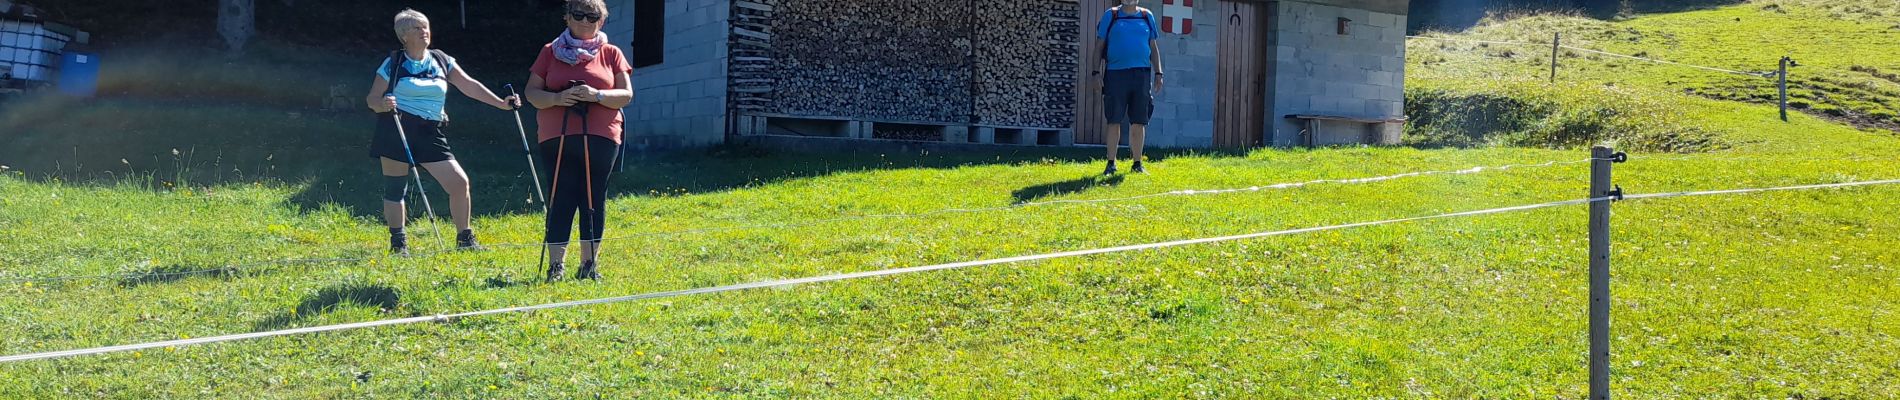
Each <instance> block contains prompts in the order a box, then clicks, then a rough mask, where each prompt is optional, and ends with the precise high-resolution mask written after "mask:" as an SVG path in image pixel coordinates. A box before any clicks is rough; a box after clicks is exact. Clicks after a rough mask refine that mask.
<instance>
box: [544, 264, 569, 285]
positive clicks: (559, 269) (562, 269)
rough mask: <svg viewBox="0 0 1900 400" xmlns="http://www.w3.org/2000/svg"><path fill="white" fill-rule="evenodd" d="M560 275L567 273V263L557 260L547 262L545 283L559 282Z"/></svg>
mask: <svg viewBox="0 0 1900 400" xmlns="http://www.w3.org/2000/svg"><path fill="white" fill-rule="evenodd" d="M562 275H567V264H563V263H561V262H559V261H556V262H551V263H548V279H547V281H546V282H545V283H555V282H560V281H561V276H562Z"/></svg>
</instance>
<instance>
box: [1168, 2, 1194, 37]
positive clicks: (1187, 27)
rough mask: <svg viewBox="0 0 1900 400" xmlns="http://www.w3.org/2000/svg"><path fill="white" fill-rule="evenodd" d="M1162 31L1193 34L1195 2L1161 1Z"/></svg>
mask: <svg viewBox="0 0 1900 400" xmlns="http://www.w3.org/2000/svg"><path fill="white" fill-rule="evenodd" d="M1161 31H1162V32H1167V33H1173V34H1180V35H1190V34H1193V33H1194V0H1161Z"/></svg>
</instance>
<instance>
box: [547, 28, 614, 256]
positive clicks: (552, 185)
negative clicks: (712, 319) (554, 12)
mask: <svg viewBox="0 0 1900 400" xmlns="http://www.w3.org/2000/svg"><path fill="white" fill-rule="evenodd" d="M561 19H562V20H564V21H566V22H567V30H566V31H563V32H561V36H559V37H556V38H555V39H554V41H553V42H552V43H548V45H547V46H544V47H542V48H541V55H540V57H537V58H536V59H535V61H534V66H533V67H531V68H529V72H530V74H529V76H528V87H527V93H526V95H527V99H528V102H529V103H532V104H534V107H535V108H537V109H540V110H539V111H537V113H536V115H535V121H536V122H537V124H538V125H539V130H538V131H539V137H540V142H541V144H540V152H541V160H542V163H541V165H542V166H543V167H544V168H546V169H547V170H548V171H547V173H548V174H549V176H551V177H553V178H552V179H549V188H548V215H547V217H548V219H547V232H546V235H545V236H544V238H543V240H544V241H545V242H546V243H548V244H547V246H548V249H547V250H548V258H549V259H550V260H551V261H549V262H548V274H547V281H548V282H555V281H558V280H560V279H561V278H562V275H564V274H565V273H566V270H567V268H566V267H565V265H566V263H565V259H566V257H567V242H568V234H569V233H570V229H572V227H573V224H574V217H575V214H576V213H578V214H580V231H581V234H580V236H581V240H580V242H581V267H580V270H579V271H576V272H575V274H574V277H575V278H576V279H600V272H599V270H598V269H597V263H598V261H597V258H598V256H599V255H600V237H601V231H602V225H604V224H605V223H606V221H607V218H606V215H605V211H606V203H607V176H608V174H609V173H610V172H612V169H611V168H610V167H612V166H613V164H614V161H615V160H614V158H615V157H617V156H619V152H618V151H616V149H618V148H619V144H620V122H621V116H620V108H621V107H625V106H626V105H627V103H631V102H633V89H632V87H633V86H632V84H631V83H629V80H628V79H629V78H628V74H629V73H631V72H632V71H633V68H632V67H631V66H629V65H628V64H627V59H626V57H624V56H622V55H621V53H620V48H619V47H614V45H612V44H609V43H608V42H607V35H606V34H604V33H601V32H600V28H601V25H603V23H604V21H605V20H606V19H607V6H606V4H605V3H603V2H602V1H601V0H568V1H567V7H566V12H565V13H563V15H562V17H561Z"/></svg>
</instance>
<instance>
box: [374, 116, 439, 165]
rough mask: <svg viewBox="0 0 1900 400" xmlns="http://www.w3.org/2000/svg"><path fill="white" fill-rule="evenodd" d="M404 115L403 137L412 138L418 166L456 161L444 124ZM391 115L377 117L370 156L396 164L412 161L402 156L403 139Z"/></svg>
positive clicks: (410, 144)
mask: <svg viewBox="0 0 1900 400" xmlns="http://www.w3.org/2000/svg"><path fill="white" fill-rule="evenodd" d="M401 114H402V130H403V132H402V133H403V134H404V135H407V136H408V137H409V152H410V153H413V154H415V156H416V159H415V162H416V163H417V164H427V163H432V162H439V161H448V160H454V159H455V154H454V153H450V152H449V137H448V136H447V135H444V134H443V133H442V127H443V126H444V125H446V123H443V122H436V121H430V120H428V119H424V118H422V117H418V116H415V114H410V113H401ZM389 116H390V114H388V113H379V114H376V136H375V137H374V138H372V139H370V142H369V156H370V157H375V158H388V159H391V160H396V161H403V162H408V161H409V155H407V154H404V153H403V146H402V140H401V139H399V138H400V137H401V136H403V135H398V134H397V132H396V121H395V120H393V119H391V118H390V117H389Z"/></svg>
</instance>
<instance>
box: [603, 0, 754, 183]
mask: <svg viewBox="0 0 1900 400" xmlns="http://www.w3.org/2000/svg"><path fill="white" fill-rule="evenodd" d="M634 1H635V0H608V1H607V9H608V13H609V15H610V17H609V19H608V21H607V26H606V28H605V32H607V35H608V38H609V39H612V40H613V43H614V44H615V45H617V46H620V48H621V49H622V50H623V51H626V52H628V54H629V55H631V54H632V49H633V46H635V45H637V44H635V43H633V31H634V26H633V25H634V15H633V3H634ZM665 1H666V6H665V9H666V16H665V18H664V20H665V23H666V29H665V38H664V40H663V42H664V46H665V48H666V50H665V54H664V56H663V57H664V58H663V59H662V61H661V62H660V63H659V64H656V65H651V66H646V67H640V68H635V69H634V70H633V76H632V81H633V82H632V83H633V91H634V95H633V103H632V104H629V105H628V106H627V107H626V108H624V109H622V110H621V111H622V112H624V113H626V121H627V127H626V128H627V130H626V142H627V144H628V145H629V146H630V147H632V148H676V147H688V146H705V145H713V144H718V143H722V142H724V141H725V136H726V128H727V127H726V87H727V85H726V61H727V59H728V52H727V51H726V50H727V49H726V46H727V37H728V35H730V32H731V30H730V27H729V25H728V23H727V22H728V20H729V19H730V18H731V16H732V12H731V10H732V2H731V0H665ZM629 58H631V57H629Z"/></svg>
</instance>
